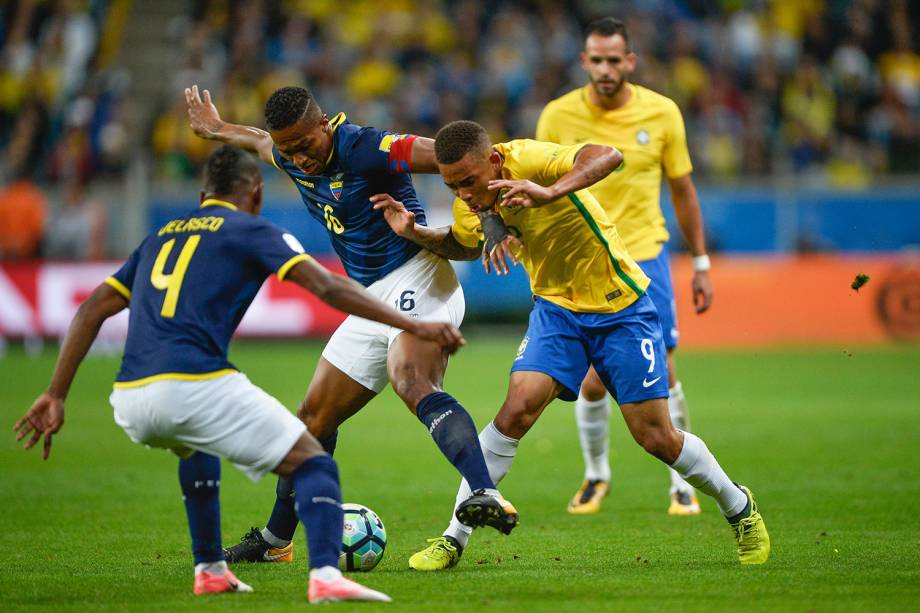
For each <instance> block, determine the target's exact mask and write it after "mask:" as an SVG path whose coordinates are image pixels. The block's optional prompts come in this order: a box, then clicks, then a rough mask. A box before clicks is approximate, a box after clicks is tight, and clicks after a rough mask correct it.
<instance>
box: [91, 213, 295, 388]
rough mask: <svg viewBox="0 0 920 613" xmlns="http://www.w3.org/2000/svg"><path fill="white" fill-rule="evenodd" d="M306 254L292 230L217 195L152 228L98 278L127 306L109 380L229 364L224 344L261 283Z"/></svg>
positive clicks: (211, 370) (132, 380)
mask: <svg viewBox="0 0 920 613" xmlns="http://www.w3.org/2000/svg"><path fill="white" fill-rule="evenodd" d="M309 257H310V256H308V255H306V254H305V253H304V252H303V247H301V245H300V243H298V242H297V239H295V238H294V237H293V236H292V235H290V234H287V233H285V232H284V231H283V230H282V229H280V228H278V227H277V226H275V225H273V224H271V223H270V222H268V221H266V220H265V219H262V218H261V217H257V216H255V215H250V214H248V213H244V212H241V211H238V210H236V207H235V206H233V205H232V204H230V203H229V202H224V201H222V200H215V199H210V200H205V201H204V203H202V205H201V207H200V208H198V209H196V210H195V211H193V212H191V213H189V214H188V215H186V216H185V217H182V218H181V219H174V220H172V221H170V222H169V223H167V224H166V225H165V226H163V227H162V228H159V229H158V230H157V231H155V232H154V233H153V234H151V235H150V236H148V237H147V238H146V239H144V242H142V243H141V245H140V247H138V248H137V249H136V250H135V251H134V253H132V254H131V256H130V257H129V258H128V260H127V261H126V262H125V264H124V265H123V266H122V267H121V268H120V269H119V270H118V272H116V273H115V274H114V275H112V276H111V277H109V278H108V279H106V283H108V284H109V285H111V286H112V287H114V288H115V289H116V290H118V292H119V293H121V294H122V295H123V296H124V297H125V298H127V299H128V301H129V305H128V306H129V308H130V314H129V317H128V338H127V339H126V341H125V353H124V357H123V358H122V362H121V370H120V371H119V372H118V376H117V377H116V379H115V381H116V383H115V387H134V386H138V385H143V384H145V383H149V382H150V381H154V380H158V379H207V378H210V377H215V376H219V375H222V374H225V373H226V372H227V371H229V370H236V368H235V367H234V366H233V364H231V363H230V362H229V361H228V360H227V345H228V344H229V343H230V337H231V336H233V332H234V331H235V330H236V327H237V326H238V325H239V323H240V320H241V319H242V318H243V314H244V313H245V312H246V309H247V308H249V305H250V303H251V302H252V300H253V298H255V296H256V293H257V292H258V291H259V288H260V287H261V286H262V283H263V282H264V281H265V279H266V277H268V276H269V275H270V274H272V273H276V274H277V275H278V278H279V279H283V278H284V276H285V275H286V274H287V273H288V271H289V270H290V269H291V267H293V266H294V265H295V264H297V263H298V262H301V261H303V260H306V259H308V258H309Z"/></svg>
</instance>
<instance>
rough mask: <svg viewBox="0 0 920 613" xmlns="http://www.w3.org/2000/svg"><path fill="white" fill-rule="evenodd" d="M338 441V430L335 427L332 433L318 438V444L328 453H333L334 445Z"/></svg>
mask: <svg viewBox="0 0 920 613" xmlns="http://www.w3.org/2000/svg"><path fill="white" fill-rule="evenodd" d="M338 441H339V431H338V429H336V430H335V431H334V432H333V433H332V434H330V435H329V436H327V437H326V438H324V439H322V440H320V442H319V444H320V445H322V446H323V449H324V450H325V451H326V453H328V454H329V455H335V445H336V443H338Z"/></svg>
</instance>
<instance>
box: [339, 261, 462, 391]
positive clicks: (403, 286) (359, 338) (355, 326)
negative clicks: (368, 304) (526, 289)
mask: <svg viewBox="0 0 920 613" xmlns="http://www.w3.org/2000/svg"><path fill="white" fill-rule="evenodd" d="M367 289H368V291H369V292H371V293H372V294H373V295H374V296H376V297H377V298H379V299H380V300H382V301H384V302H385V303H387V304H389V305H392V306H393V308H395V309H397V310H399V311H401V312H402V313H403V314H405V315H408V316H409V317H414V318H418V319H420V320H422V321H443V322H450V323H452V324H454V325H455V326H459V325H460V323H461V322H462V321H463V314H464V311H465V310H466V303H465V302H464V300H463V289H462V288H461V287H460V283H459V282H458V281H457V275H456V274H454V269H453V267H451V265H450V262H448V261H447V260H445V259H444V258H442V257H440V256H437V255H435V254H433V253H432V252H430V251H428V250H426V249H423V250H422V251H420V252H419V253H418V254H416V255H415V257H413V258H412V259H411V260H409V261H408V262H406V263H405V264H403V265H402V266H400V267H399V268H397V269H396V270H394V271H393V272H391V273H390V274H388V275H387V276H385V277H383V278H382V279H380V280H378V281H376V282H374V283H373V284H371V286H370V287H368V288H367ZM400 333H402V330H400V329H399V328H393V327H392V326H386V325H384V324H381V323H377V322H375V321H369V320H367V319H362V318H360V317H355V316H354V315H350V316H349V317H348V318H346V319H345V321H343V322H342V325H340V326H339V328H338V329H337V330H336V331H335V333H334V334H333V335H332V338H330V339H329V342H328V343H327V344H326V348H325V349H324V350H323V357H324V358H326V360H327V361H328V362H329V363H330V364H332V365H333V366H335V367H336V368H338V369H339V370H341V371H342V372H344V373H345V374H346V375H348V376H349V377H351V378H352V379H354V380H355V381H357V382H358V383H360V384H361V385H363V386H364V387H366V388H368V389H369V390H373V391H374V392H380V391H381V390H382V389H383V388H384V387H386V384H387V381H388V378H387V353H388V352H389V350H390V345H392V344H393V341H394V340H396V337H397V336H399V335H400Z"/></svg>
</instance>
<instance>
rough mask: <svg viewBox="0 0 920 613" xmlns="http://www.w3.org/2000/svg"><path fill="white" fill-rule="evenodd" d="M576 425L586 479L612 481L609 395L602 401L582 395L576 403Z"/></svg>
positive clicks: (605, 395)
mask: <svg viewBox="0 0 920 613" xmlns="http://www.w3.org/2000/svg"><path fill="white" fill-rule="evenodd" d="M575 423H577V424H578V438H579V440H580V441H581V455H582V456H583V457H584V459H585V479H587V480H589V481H593V480H596V479H600V480H601V481H610V458H609V457H608V454H607V450H608V447H609V445H610V400H609V398H608V396H607V394H604V397H603V398H601V399H600V400H588V399H587V398H585V397H584V396H582V395H581V394H579V395H578V400H576V401H575Z"/></svg>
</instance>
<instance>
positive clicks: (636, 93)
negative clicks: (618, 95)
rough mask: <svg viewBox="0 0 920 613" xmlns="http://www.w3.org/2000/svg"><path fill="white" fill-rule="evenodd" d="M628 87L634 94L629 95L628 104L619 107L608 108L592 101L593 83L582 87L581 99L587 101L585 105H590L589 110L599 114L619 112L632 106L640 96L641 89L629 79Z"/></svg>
mask: <svg viewBox="0 0 920 613" xmlns="http://www.w3.org/2000/svg"><path fill="white" fill-rule="evenodd" d="M626 87H628V88H629V89H630V90H631V91H632V95H631V96H630V97H629V100H627V101H626V104H624V105H623V106H621V107H620V108H618V109H610V110H607V109H605V108H602V107H599V106H597V105H596V104H594V103H593V102H591V93H590V91H591V84H590V83H588V84H587V85H585V86H584V87H582V88H581V100H582V102H584V103H585V106H586V107H588V110H590V111H591V112H592V113H595V114H597V115H604V114H606V113H619V112H620V111H625V110H626V109H628V108H629V107H631V106H632V105H633V103H634V102H635V101H636V98H638V97H639V90H638V89H636V86H635V85H633V84H632V83H630V82H629V81H627V82H626Z"/></svg>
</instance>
